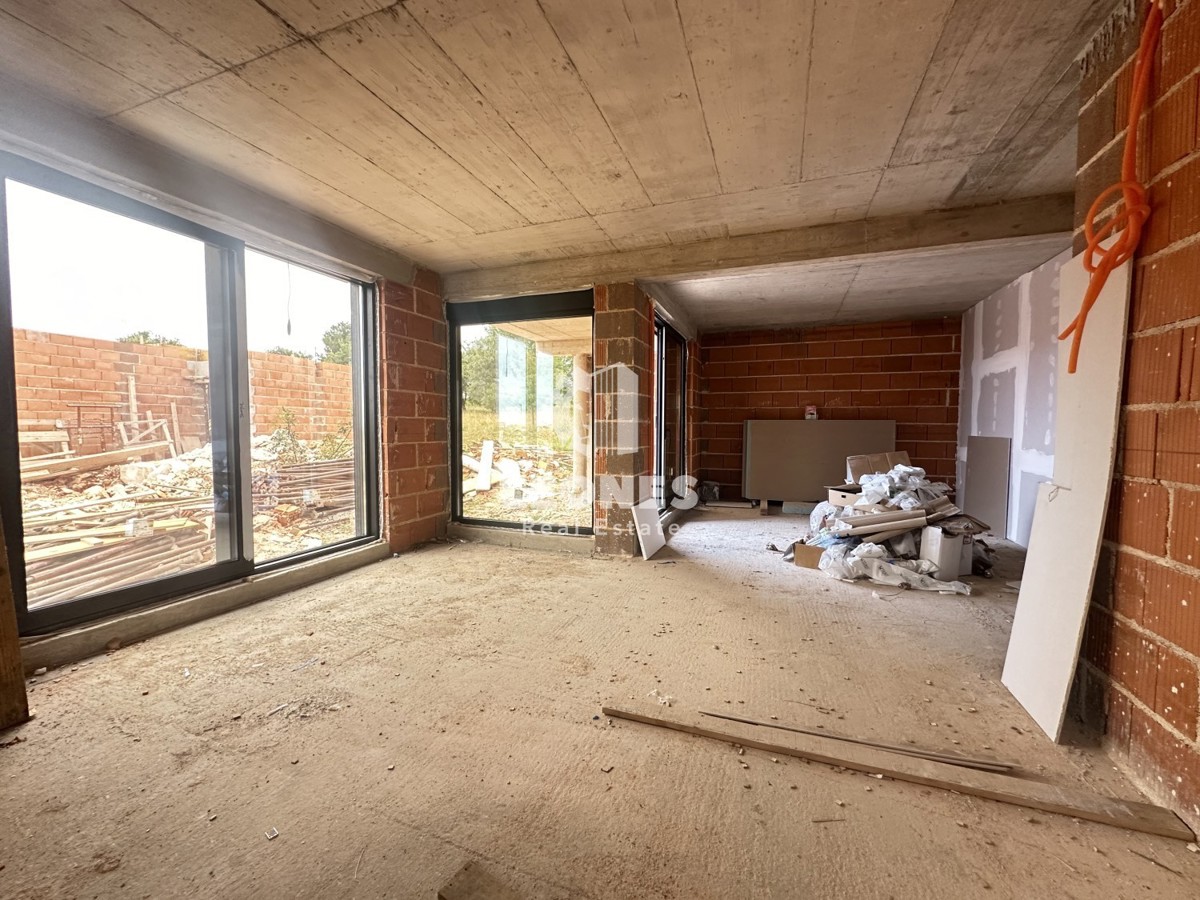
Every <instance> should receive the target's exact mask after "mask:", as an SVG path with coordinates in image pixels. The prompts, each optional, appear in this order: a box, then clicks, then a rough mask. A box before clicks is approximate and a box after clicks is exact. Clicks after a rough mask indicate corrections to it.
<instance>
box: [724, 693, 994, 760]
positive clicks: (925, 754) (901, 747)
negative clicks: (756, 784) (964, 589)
mask: <svg viewBox="0 0 1200 900" xmlns="http://www.w3.org/2000/svg"><path fill="white" fill-rule="evenodd" d="M700 715H702V716H711V717H712V718H714V719H726V720H728V721H730V722H741V723H743V724H745V725H758V726H759V727H761V728H777V729H779V730H780V731H791V732H794V733H796V734H807V735H810V736H812V737H819V738H825V739H827V740H831V741H844V742H846V743H848V744H861V745H862V746H864V747H874V748H876V749H877V750H887V751H890V752H891V753H899V754H901V755H903V756H915V757H919V758H921V759H932V760H934V761H935V762H944V763H949V764H950V765H952V766H962V767H963V768H966V769H979V770H980V771H982V772H1001V773H1003V772H1011V771H1012V770H1013V769H1015V768H1016V766H1015V765H1014V764H1013V763H1006V762H1001V761H1000V760H997V759H984V758H980V757H972V756H966V755H964V754H962V753H939V752H938V751H936V750H926V749H923V748H921V747H917V746H915V745H912V744H907V745H906V744H888V743H884V742H883V741H869V740H867V739H866V738H856V737H850V736H849V735H844V734H833V733H831V732H828V731H818V730H817V729H815V728H801V727H799V726H797V725H788V724H786V723H784V722H768V721H766V720H765V719H751V718H747V717H745V716H731V715H729V714H728V713H722V712H710V711H708V710H703V709H702V710H700Z"/></svg>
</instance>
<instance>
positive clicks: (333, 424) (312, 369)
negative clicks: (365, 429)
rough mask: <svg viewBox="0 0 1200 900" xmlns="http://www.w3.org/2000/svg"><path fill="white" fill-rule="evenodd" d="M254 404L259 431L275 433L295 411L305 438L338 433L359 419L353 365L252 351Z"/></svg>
mask: <svg viewBox="0 0 1200 900" xmlns="http://www.w3.org/2000/svg"><path fill="white" fill-rule="evenodd" d="M249 356H250V408H251V410H252V413H253V416H254V433H255V434H270V433H271V432H273V431H274V430H275V429H276V428H279V427H280V426H281V425H282V424H283V421H284V411H285V410H289V411H290V412H291V413H292V415H294V416H295V419H296V425H295V431H296V434H297V436H298V437H300V438H303V439H304V440H313V439H315V438H319V437H321V436H322V435H326V434H337V432H338V430H339V429H340V428H343V427H345V426H349V425H351V424H352V423H353V420H354V394H353V390H352V385H351V370H350V366H347V365H342V364H340V363H328V362H317V361H316V360H313V359H305V358H304V357H297V356H285V355H282V354H278V353H258V352H251V353H250V354H249Z"/></svg>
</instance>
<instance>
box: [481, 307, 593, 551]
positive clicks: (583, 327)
mask: <svg viewBox="0 0 1200 900" xmlns="http://www.w3.org/2000/svg"><path fill="white" fill-rule="evenodd" d="M459 348H460V352H461V359H462V363H461V365H462V372H461V375H462V435H461V437H462V452H463V457H464V458H463V470H462V472H463V475H462V482H463V505H462V510H463V517H464V518H468V519H484V520H488V521H494V522H515V523H521V524H525V523H529V524H533V523H536V524H539V525H543V524H544V525H556V526H562V527H570V528H591V526H592V491H591V481H592V479H591V465H592V443H591V423H592V390H591V378H592V356H591V354H592V320H591V317H588V316H582V317H576V318H568V319H539V320H536V321H525V322H513V323H504V324H499V325H465V326H463V327H461V328H460V329H459Z"/></svg>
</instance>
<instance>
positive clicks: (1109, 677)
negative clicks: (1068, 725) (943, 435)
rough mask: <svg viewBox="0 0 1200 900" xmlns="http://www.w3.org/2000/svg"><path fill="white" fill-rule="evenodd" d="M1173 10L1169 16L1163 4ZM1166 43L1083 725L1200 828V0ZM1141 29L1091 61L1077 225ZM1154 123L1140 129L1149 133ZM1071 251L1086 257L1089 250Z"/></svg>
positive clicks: (1119, 125) (1119, 108)
mask: <svg viewBox="0 0 1200 900" xmlns="http://www.w3.org/2000/svg"><path fill="white" fill-rule="evenodd" d="M1171 6H1176V4H1171ZM1177 7H1178V8H1177V9H1173V10H1172V12H1171V15H1170V16H1169V17H1168V19H1167V21H1166V24H1165V27H1164V30H1163V37H1162V44H1161V49H1160V61H1159V65H1158V66H1157V67H1156V71H1155V76H1154V80H1153V87H1152V92H1153V98H1154V101H1153V106H1152V108H1151V110H1150V113H1149V119H1148V122H1147V120H1143V126H1142V132H1143V137H1144V139H1145V140H1146V142H1147V144H1148V147H1147V148H1146V152H1143V153H1142V154H1141V156H1140V161H1139V166H1140V169H1141V171H1142V177H1144V178H1146V179H1148V182H1149V185H1150V198H1151V206H1152V208H1153V213H1152V217H1151V219H1150V222H1149V225H1148V227H1147V231H1146V233H1145V235H1144V237H1143V240H1142V245H1141V247H1140V249H1139V251H1138V254H1137V257H1136V260H1135V268H1134V276H1133V299H1132V304H1131V309H1130V326H1129V328H1130V335H1129V340H1128V345H1127V347H1128V349H1127V357H1126V372H1125V392H1124V400H1123V403H1124V406H1123V409H1122V415H1121V440H1120V448H1119V450H1118V457H1117V481H1116V484H1115V485H1114V490H1113V497H1112V502H1111V504H1110V509H1109V515H1108V520H1107V523H1106V529H1105V531H1106V533H1105V541H1104V548H1103V551H1102V557H1101V561H1100V570H1099V574H1098V576H1097V582H1096V585H1095V588H1094V590H1093V595H1092V606H1091V609H1090V611H1089V617H1088V625H1087V631H1086V634H1085V640H1084V650H1083V659H1084V662H1083V665H1082V666H1081V668H1080V678H1079V687H1080V689H1081V692H1082V700H1083V704H1082V707H1083V711H1084V713H1085V716H1086V717H1087V718H1088V719H1089V720H1090V721H1092V722H1094V723H1096V724H1097V725H1099V726H1101V727H1102V728H1103V729H1104V730H1105V743H1106V746H1107V747H1108V749H1109V750H1110V752H1111V753H1112V754H1113V755H1114V757H1115V758H1116V759H1117V760H1118V761H1119V762H1120V763H1122V764H1123V765H1124V766H1125V767H1126V768H1127V769H1128V770H1129V771H1130V772H1131V774H1132V775H1133V776H1134V777H1135V778H1136V779H1137V780H1138V782H1139V783H1140V786H1141V787H1143V788H1144V789H1145V790H1147V792H1149V793H1150V794H1151V795H1152V796H1154V797H1155V798H1156V799H1157V800H1158V801H1159V802H1162V803H1164V804H1167V805H1169V806H1171V807H1172V808H1174V809H1175V810H1177V811H1178V812H1179V813H1180V814H1181V815H1183V816H1184V818H1186V819H1188V820H1189V821H1190V822H1191V824H1193V825H1194V826H1195V825H1200V742H1198V740H1197V738H1198V734H1197V692H1198V690H1200V688H1198V675H1200V669H1198V665H1200V369H1198V368H1197V367H1198V365H1200V354H1198V353H1197V352H1196V344H1197V329H1198V328H1200V240H1198V237H1200V133H1198V131H1197V124H1198V122H1197V104H1198V103H1200V90H1198V88H1197V80H1198V77H1200V76H1198V74H1197V70H1198V68H1200V0H1189V2H1186V3H1180V4H1177ZM1140 29H1141V19H1139V20H1138V21H1137V22H1136V23H1134V24H1132V25H1130V26H1129V27H1128V28H1127V29H1126V31H1125V32H1124V33H1123V34H1122V35H1121V36H1120V38H1119V40H1118V41H1117V43H1116V46H1115V48H1114V49H1113V50H1112V52H1111V53H1110V54H1109V56H1108V57H1107V58H1094V57H1093V58H1090V59H1089V61H1088V62H1089V65H1090V66H1091V68H1090V71H1088V72H1087V74H1086V75H1085V77H1084V81H1083V90H1082V93H1081V96H1082V97H1083V101H1082V107H1081V110H1080V115H1079V121H1080V144H1079V161H1080V166H1079V168H1080V171H1079V178H1078V181H1077V191H1078V196H1077V204H1076V206H1077V210H1078V212H1077V223H1076V224H1077V225H1081V224H1082V218H1083V213H1084V211H1086V209H1087V207H1088V206H1089V205H1090V204H1091V203H1092V201H1093V199H1094V198H1095V196H1096V193H1097V192H1098V191H1099V190H1101V189H1102V188H1103V187H1105V186H1107V185H1108V184H1110V183H1111V182H1113V181H1115V180H1117V178H1118V173H1119V156H1120V153H1121V149H1122V146H1123V141H1124V132H1125V119H1126V118H1127V116H1128V109H1129V106H1128V104H1129V94H1130V88H1131V84H1132V77H1131V76H1132V71H1133V62H1132V58H1133V55H1134V52H1135V50H1136V46H1137V40H1138V36H1139V32H1140ZM1147 124H1148V127H1147ZM1076 249H1077V250H1078V249H1082V239H1081V238H1080V239H1078V240H1077V244H1076Z"/></svg>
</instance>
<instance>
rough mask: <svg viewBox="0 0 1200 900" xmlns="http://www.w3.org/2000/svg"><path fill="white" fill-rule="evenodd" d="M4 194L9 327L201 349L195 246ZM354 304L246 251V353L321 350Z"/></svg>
mask: <svg viewBox="0 0 1200 900" xmlns="http://www.w3.org/2000/svg"><path fill="white" fill-rule="evenodd" d="M6 192H7V197H8V228H9V238H8V240H9V268H10V273H11V278H12V308H13V325H14V326H15V327H17V328H27V329H30V330H33V331H49V332H54V333H56V334H70V335H75V336H77V337H91V338H104V339H107V340H116V339H117V338H120V337H123V336H125V335H129V334H132V333H134V332H137V331H150V332H153V333H156V334H161V335H163V336H164V337H168V338H174V339H176V340H178V341H180V342H182V343H183V344H184V345H186V346H188V347H198V348H201V349H207V347H208V332H207V324H206V323H207V315H206V312H205V284H204V243H203V242H202V241H198V240H196V239H194V238H190V237H186V236H184V235H180V234H176V233H174V232H171V231H166V230H164V229H161V228H156V227H155V226H153V225H147V224H145V223H143V222H138V221H136V220H134V219H128V218H125V217H124V216H119V215H117V214H115V213H111V212H108V211H106V210H100V209H96V208H94V207H90V206H87V205H86V204H83V203H79V202H77V201H75V200H69V199H67V198H65V197H60V196H57V195H55V194H51V193H47V192H45V191H42V190H39V189H37V188H32V187H29V186H27V185H24V184H20V183H17V182H13V181H8V182H7V183H6ZM351 297H352V294H351V287H350V285H349V284H348V283H347V282H346V281H344V280H342V279H339V278H334V277H332V276H329V275H325V274H323V273H321V272H316V271H313V270H312V269H307V268H305V267H303V266H298V265H295V264H289V263H285V262H283V261H282V260H279V259H277V258H275V257H272V256H267V255H266V254H262V253H257V252H254V251H253V250H250V249H249V248H247V250H246V328H247V343H248V344H249V347H250V349H251V350H270V349H274V348H276V347H287V348H288V349H291V350H296V351H300V352H303V353H315V352H317V351H319V350H320V349H322V342H321V336H322V335H323V334H324V333H325V331H326V330H327V329H328V328H329V327H330V326H331V325H334V324H336V323H338V322H348V321H349V320H350V308H351ZM289 320H290V332H289Z"/></svg>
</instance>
